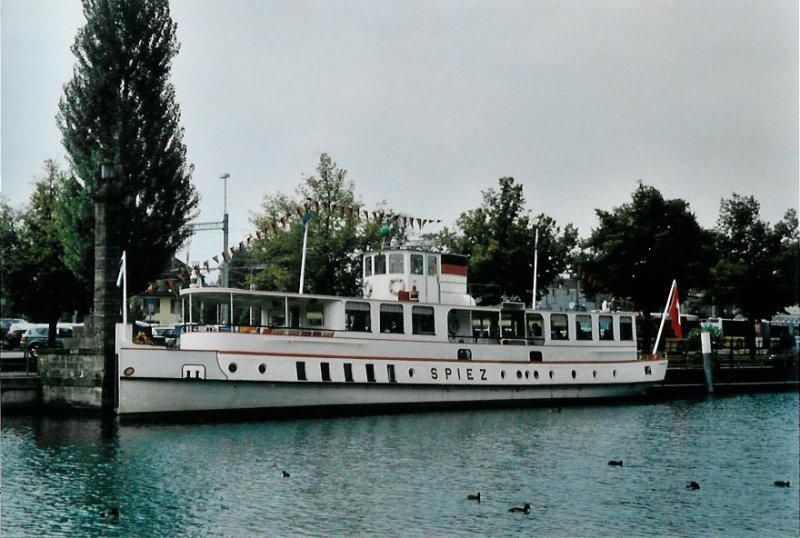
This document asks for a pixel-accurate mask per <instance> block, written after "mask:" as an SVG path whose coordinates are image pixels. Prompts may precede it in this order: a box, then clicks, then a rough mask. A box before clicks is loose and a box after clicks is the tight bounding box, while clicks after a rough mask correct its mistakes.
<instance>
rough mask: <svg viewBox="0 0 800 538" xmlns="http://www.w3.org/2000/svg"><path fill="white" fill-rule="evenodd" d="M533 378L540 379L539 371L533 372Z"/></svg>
mask: <svg viewBox="0 0 800 538" xmlns="http://www.w3.org/2000/svg"><path fill="white" fill-rule="evenodd" d="M533 378H534V379H539V370H534V371H533Z"/></svg>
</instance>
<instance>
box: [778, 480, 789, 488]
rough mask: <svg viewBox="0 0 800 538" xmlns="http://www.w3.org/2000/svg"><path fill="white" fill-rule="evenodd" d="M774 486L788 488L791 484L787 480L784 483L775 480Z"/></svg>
mask: <svg viewBox="0 0 800 538" xmlns="http://www.w3.org/2000/svg"><path fill="white" fill-rule="evenodd" d="M775 485H776V486H778V487H779V488H788V487H790V486H791V485H792V484H791V482H789V481H788V480H785V481H784V480H776V481H775Z"/></svg>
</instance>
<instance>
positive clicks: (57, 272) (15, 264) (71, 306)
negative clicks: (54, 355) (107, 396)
mask: <svg viewBox="0 0 800 538" xmlns="http://www.w3.org/2000/svg"><path fill="white" fill-rule="evenodd" d="M64 180H65V178H64V175H63V174H62V173H61V171H60V170H59V169H58V167H57V166H56V164H55V163H54V162H53V161H51V160H48V161H45V175H44V177H43V178H42V179H41V180H40V181H38V182H37V183H36V187H35V189H34V192H33V194H32V195H31V199H30V205H29V207H28V208H27V209H26V210H25V211H24V212H22V213H21V214H20V215H19V220H18V224H17V225H13V223H12V227H11V228H10V229H9V228H8V227H7V225H5V224H4V225H3V226H2V231H3V234H2V236H3V242H2V249H3V250H2V258H3V274H2V277H3V294H4V297H8V298H10V299H11V300H12V301H13V304H14V305H15V308H16V309H17V310H18V311H19V312H21V313H24V314H26V315H27V316H28V317H29V318H31V319H36V320H43V321H45V322H47V323H48V324H49V325H50V332H49V337H50V345H51V346H52V345H53V343H54V338H55V331H56V323H57V322H58V321H59V319H60V318H61V316H62V314H63V313H64V312H69V311H72V310H83V311H85V310H86V309H88V306H89V303H90V302H91V295H90V294H89V293H88V292H87V290H86V289H85V288H84V287H83V286H81V285H80V283H79V282H78V281H77V279H76V278H75V275H73V273H72V272H71V271H70V270H69V269H67V268H66V267H65V266H64V263H63V262H62V257H63V255H64V250H63V247H62V244H61V241H60V239H59V229H60V228H61V226H62V224H61V221H60V220H59V218H58V215H57V211H56V208H57V207H58V205H59V203H60V200H59V196H60V193H61V189H60V186H61V183H62V182H63V181H64ZM12 214H13V213H12V212H11V211H10V210H9V209H8V208H4V209H3V215H4V217H3V219H2V221H3V222H6V218H7V216H9V215H12Z"/></svg>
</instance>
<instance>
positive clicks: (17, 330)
mask: <svg viewBox="0 0 800 538" xmlns="http://www.w3.org/2000/svg"><path fill="white" fill-rule="evenodd" d="M30 326H31V324H30V323H28V322H27V321H24V320H23V321H18V322H16V323H12V324H11V326H9V328H8V335H7V336H6V344H5V345H6V349H16V348H17V347H19V345H20V341H21V340H22V335H23V334H25V331H27V330H28V328H29V327H30Z"/></svg>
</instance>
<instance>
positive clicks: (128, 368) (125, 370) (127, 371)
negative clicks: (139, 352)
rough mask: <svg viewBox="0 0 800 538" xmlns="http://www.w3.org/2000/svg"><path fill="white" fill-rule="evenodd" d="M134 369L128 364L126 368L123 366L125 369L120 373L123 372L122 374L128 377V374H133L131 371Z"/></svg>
mask: <svg viewBox="0 0 800 538" xmlns="http://www.w3.org/2000/svg"><path fill="white" fill-rule="evenodd" d="M134 371H135V370H134V369H133V366H128V367H127V368H125V369H124V370H123V371H122V373H123V374H125V377H130V376H132V375H133V372H134Z"/></svg>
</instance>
